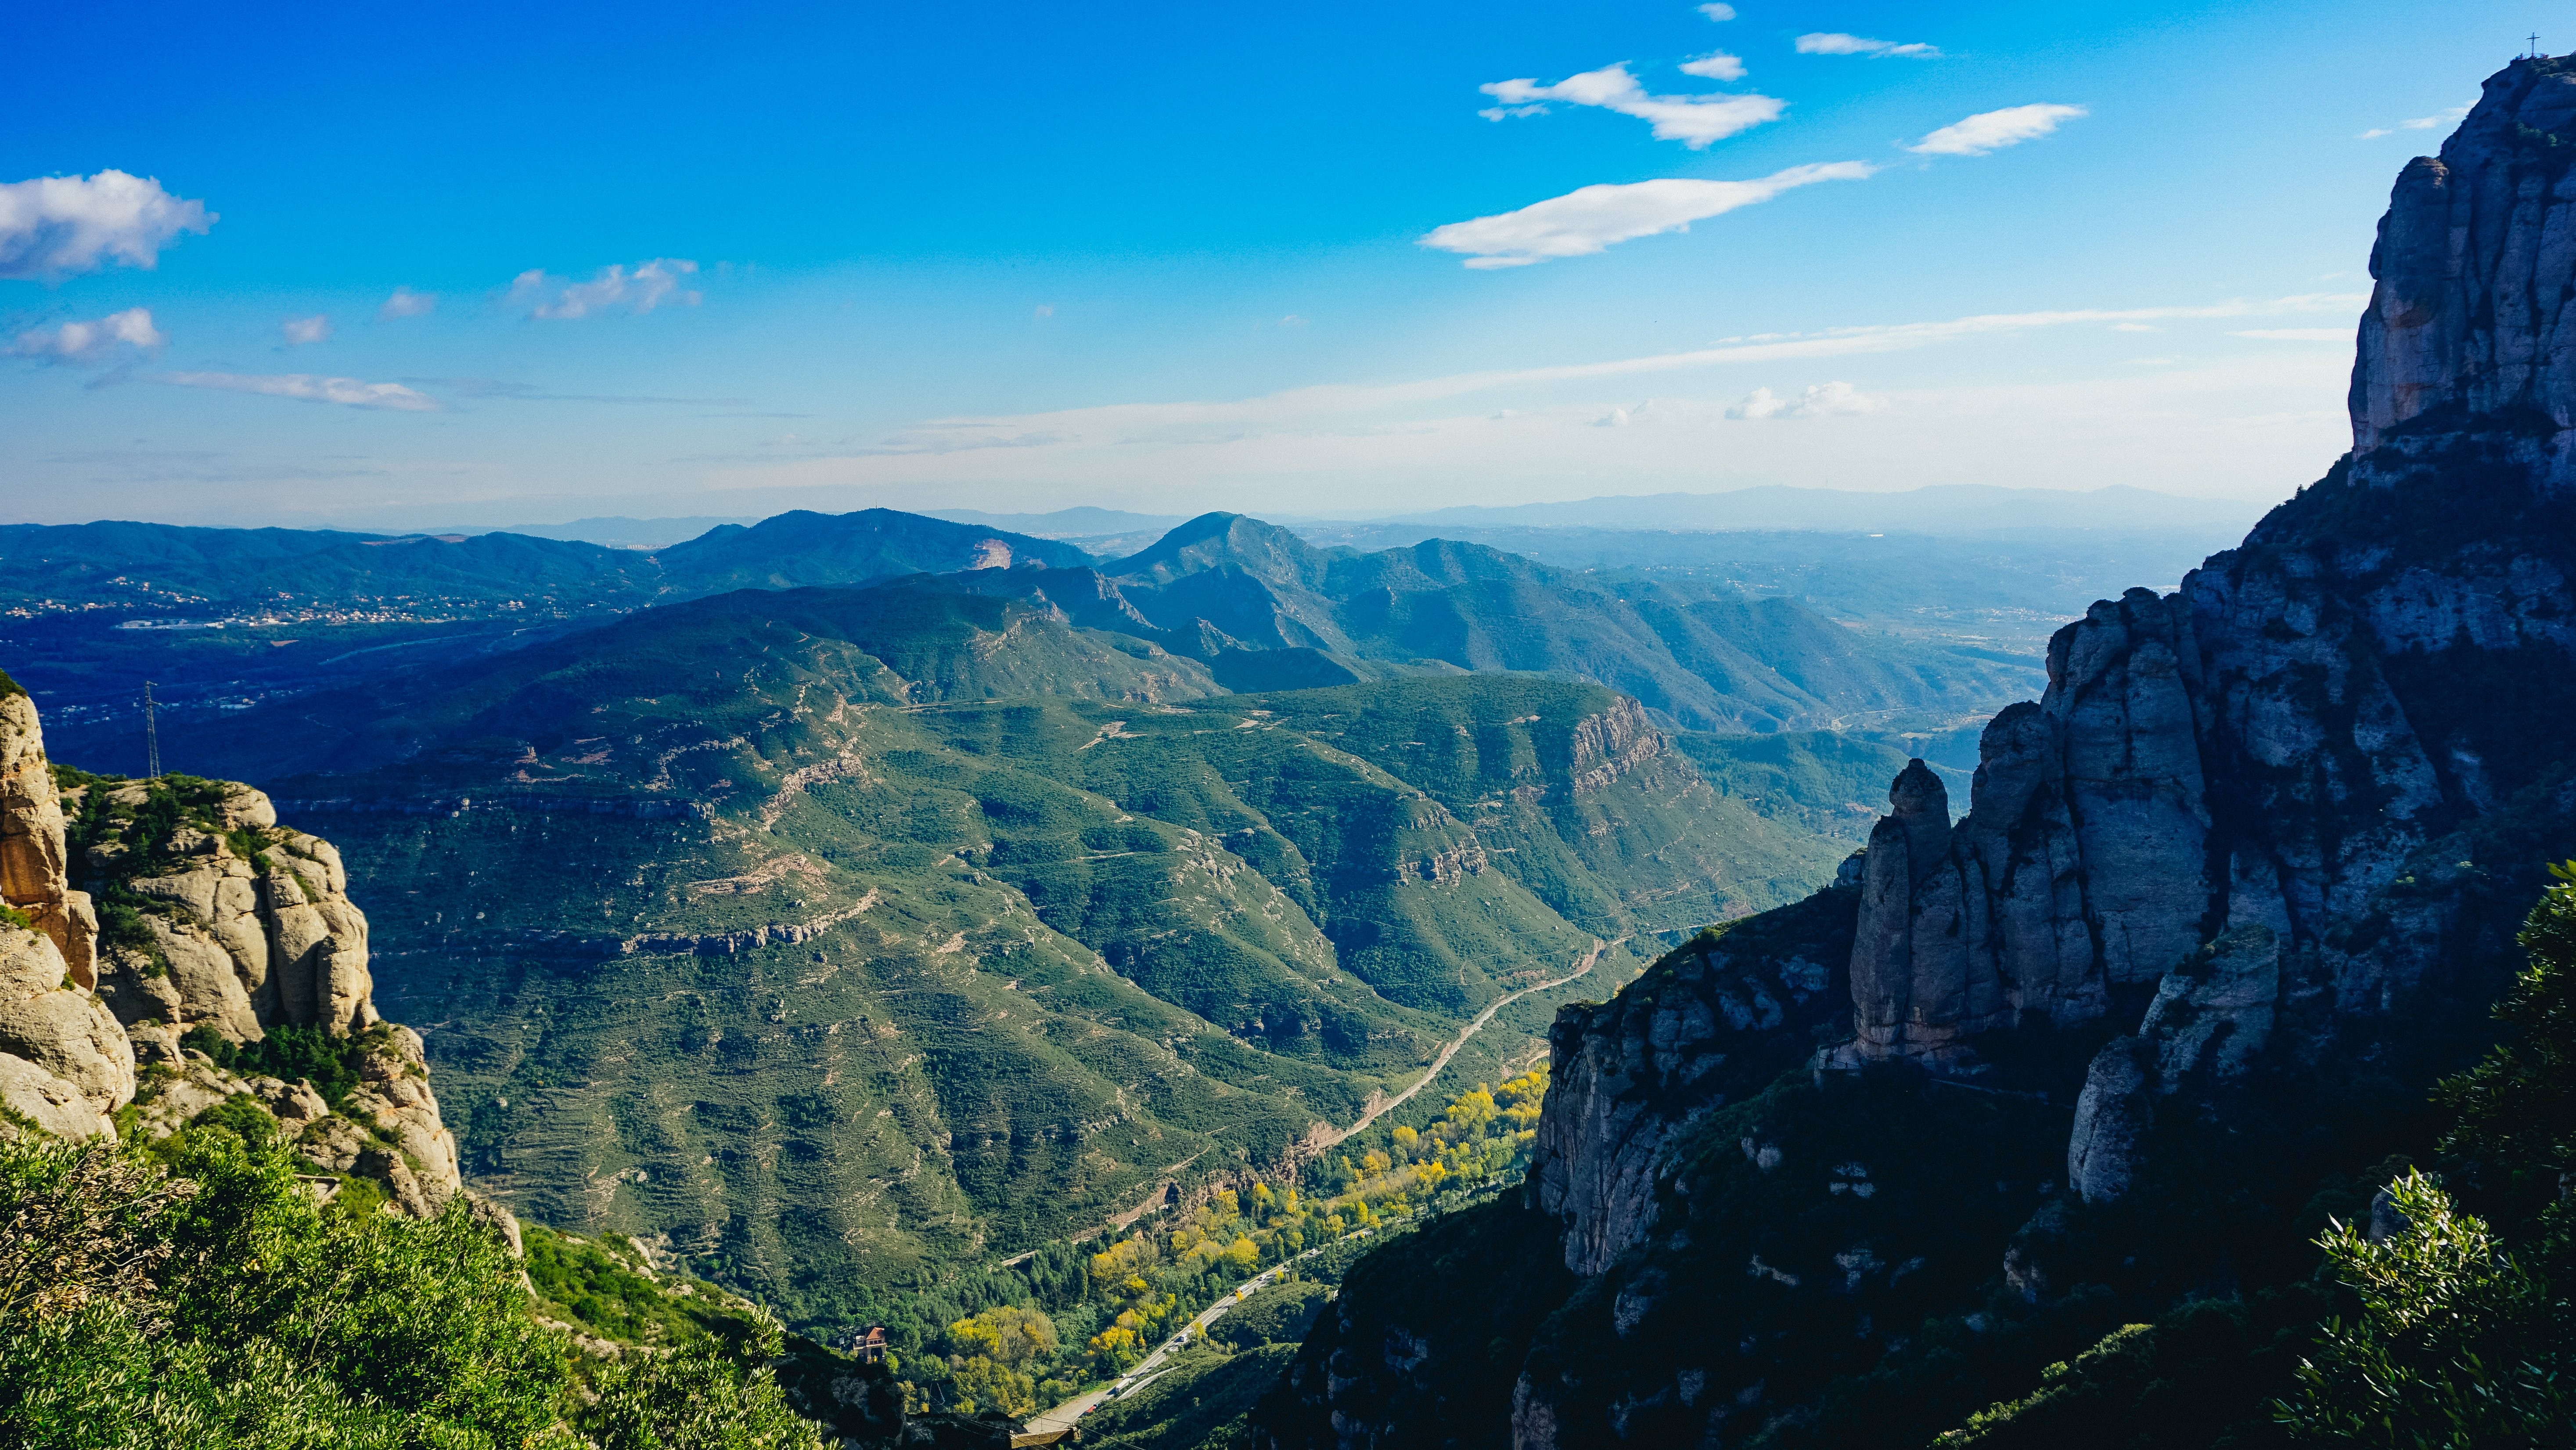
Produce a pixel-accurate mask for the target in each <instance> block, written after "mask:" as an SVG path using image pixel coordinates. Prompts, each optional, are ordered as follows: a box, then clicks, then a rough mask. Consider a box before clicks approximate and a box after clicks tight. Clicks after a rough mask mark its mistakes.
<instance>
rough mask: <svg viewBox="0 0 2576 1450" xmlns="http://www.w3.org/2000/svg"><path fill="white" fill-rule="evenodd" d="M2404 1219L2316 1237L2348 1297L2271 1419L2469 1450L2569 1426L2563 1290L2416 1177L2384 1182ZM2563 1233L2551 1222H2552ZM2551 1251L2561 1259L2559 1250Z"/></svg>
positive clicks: (2356, 1437) (2575, 1366)
mask: <svg viewBox="0 0 2576 1450" xmlns="http://www.w3.org/2000/svg"><path fill="white" fill-rule="evenodd" d="M2389 1194H2390V1197H2391V1200H2392V1204H2391V1206H2392V1207H2393V1208H2395V1209H2396V1211H2397V1213H2398V1214H2399V1215H2400V1216H2401V1217H2402V1218H2403V1220H2404V1222H2405V1226H2404V1227H2403V1228H2402V1229H2400V1230H2398V1231H2397V1232H2395V1233H2392V1234H2390V1235H2388V1237H2387V1238H2386V1239H2384V1240H2383V1241H2381V1242H2377V1243H2373V1242H2372V1241H2371V1240H2370V1238H2369V1237H2368V1236H2367V1235H2366V1234H2364V1233H2363V1232H2362V1231H2360V1230H2359V1229H2357V1228H2354V1227H2351V1226H2349V1225H2338V1226H2337V1227H2336V1228H2335V1229H2334V1230H2333V1231H2331V1232H2329V1233H2328V1234H2327V1235H2326V1236H2325V1237H2324V1238H2323V1239H2322V1240H2320V1241H2319V1242H2320V1243H2321V1244H2322V1246H2323V1247H2324V1249H2325V1251H2326V1258H2327V1261H2328V1265H2329V1267H2330V1268H2331V1269H2332V1270H2333V1272H2334V1274H2335V1276H2336V1277H2337V1278H2339V1279H2341V1280H2342V1281H2343V1282H2344V1283H2346V1284H2348V1285H2350V1286H2351V1287H2352V1288H2353V1289H2354V1290H2355V1291H2357V1292H2358V1293H2359V1295H2360V1297H2361V1305H2362V1308H2361V1315H2360V1317H2359V1318H2358V1319H2356V1320H2354V1321H2353V1322H2352V1323H2349V1324H2347V1323H2345V1322H2344V1321H2342V1320H2341V1319H2336V1320H2332V1321H2329V1322H2328V1324H2327V1326H2326V1330H2325V1334H2324V1336H2323V1339H2322V1341H2321V1343H2320V1344H2319V1346H2318V1348H2317V1351H2316V1353H2314V1354H2313V1355H2312V1356H2310V1357H2309V1358H2308V1359H2307V1360H2306V1361H2304V1362H2302V1363H2301V1365H2300V1366H2299V1379H2300V1383H2301V1387H2302V1390H2303V1393H2302V1395H2301V1396H2300V1398H2299V1399H2298V1400H2297V1401H2295V1402H2292V1403H2291V1404H2289V1405H2288V1406H2286V1407H2285V1409H2284V1413H2283V1415H2282V1418H2283V1420H2284V1421H2286V1422H2287V1423H2288V1424H2289V1425H2290V1426H2291V1428H2292V1429H2293V1430H2295V1431H2297V1432H2299V1433H2300V1434H2301V1435H2303V1436H2304V1437H2306V1438H2307V1439H2310V1440H2313V1441H2315V1442H2317V1443H2320V1444H2328V1445H2371V1446H2383V1445H2384V1446H2390V1447H2405V1450H2417V1447H2421V1450H2435V1447H2441V1450H2471V1447H2476V1446H2485V1445H2495V1446H2520V1445H2533V1444H2542V1443H2549V1442H2551V1441H2553V1440H2556V1439H2559V1438H2560V1437H2564V1436H2565V1435H2567V1434H2568V1433H2569V1431H2570V1430H2571V1428H2576V1354H2571V1350H2576V1344H2571V1343H2570V1342H2569V1339H2570V1335H2569V1330H2568V1326H2567V1325H2566V1323H2565V1322H2564V1319H2565V1315H2566V1314H2567V1312H2568V1309H2569V1306H2568V1305H2567V1304H2566V1303H2565V1302H2564V1301H2565V1297H2566V1296H2565V1294H2564V1292H2563V1291H2562V1292H2559V1293H2556V1294H2553V1293H2552V1292H2551V1288H2550V1285H2549V1282H2548V1280H2547V1279H2546V1278H2544V1277H2543V1276H2541V1275H2540V1274H2537V1273H2535V1272H2534V1271H2533V1269H2532V1268H2531V1267H2530V1266H2529V1265H2528V1264H2526V1263H2525V1262H2524V1261H2523V1260H2522V1259H2519V1258H2517V1257H2516V1256H2515V1255H2513V1254H2511V1253H2509V1252H2507V1251H2506V1249H2505V1247H2504V1246H2503V1244H2502V1243H2500V1242H2499V1241H2498V1240H2497V1238H2496V1236H2495V1235H2494V1233H2493V1232H2492V1231H2491V1230H2490V1229H2489V1228H2488V1226H2487V1225H2486V1224H2485V1223H2484V1222H2483V1221H2481V1220H2480V1219H2478V1218H2477V1217H2475V1216H2474V1215H2471V1214H2467V1213H2463V1212H2461V1211H2460V1210H2459V1209H2458V1207H2457V1206H2456V1205H2455V1204H2454V1203H2453V1202H2452V1201H2451V1198H2450V1195H2448V1194H2446V1193H2444V1192H2443V1191H2442V1190H2441V1189H2440V1188H2439V1187H2437V1186H2435V1185H2434V1183H2433V1182H2432V1180H2430V1179H2428V1178H2426V1177H2425V1176H2424V1175H2423V1174H2422V1172H2420V1171H2417V1172H2410V1173H2409V1174H2407V1176H2406V1177H2404V1178H2401V1179H2399V1180H2398V1181H2397V1182H2396V1183H2394V1184H2391V1185H2390V1187H2389ZM2560 1229H2561V1236H2562V1237H2563V1230H2564V1222H2563V1220H2562V1223H2561V1224H2560ZM2558 1257H2564V1253H2563V1249H2562V1252H2561V1254H2560V1255H2558Z"/></svg>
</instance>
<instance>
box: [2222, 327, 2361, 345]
mask: <svg viewBox="0 0 2576 1450" xmlns="http://www.w3.org/2000/svg"><path fill="white" fill-rule="evenodd" d="M2228 336H2230V337H2259V338H2262V339H2263V340H2265V341H2266V342H2351V341H2352V340H2353V338H2354V332H2353V330H2352V329H2351V328H2349V327H2257V328H2253V329H2251V330H2249V331H2245V332H2231V333H2229V334H2228Z"/></svg>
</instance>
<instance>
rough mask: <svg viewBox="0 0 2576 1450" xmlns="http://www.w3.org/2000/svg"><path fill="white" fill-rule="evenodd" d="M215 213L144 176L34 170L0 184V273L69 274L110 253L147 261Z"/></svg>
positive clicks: (102, 261) (94, 265) (127, 260)
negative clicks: (48, 173)
mask: <svg viewBox="0 0 2576 1450" xmlns="http://www.w3.org/2000/svg"><path fill="white" fill-rule="evenodd" d="M215 221H216V216H215V214H214V213H213V212H210V211H208V210H206V204H205V203H204V202H201V201H182V200H180V199H179V198H177V197H175V196H172V195H171V194H170V193H168V192H166V191H163V190H162V189H161V183H160V182H159V181H158V180H155V179H153V178H150V177H142V176H128V175H126V174H125V173H124V172H122V171H102V172H100V173H98V174H97V175H96V176H89V177H80V176H39V177H37V178H35V179H34V180H32V181H12V182H9V183H7V184H5V185H0V277H68V276H71V275H74V274H76V273H80V272H95V271H97V270H98V269H99V268H100V267H102V266H104V265H106V264H107V263H108V262H110V261H114V262H121V263H123V264H125V265H126V266H129V267H144V268H149V267H151V266H152V265H153V264H154V263H156V262H158V261H159V260H160V257H161V249H162V248H163V247H166V246H168V245H170V244H171V243H172V242H174V241H176V240H178V237H179V234H180V233H181V232H195V233H197V234H198V235H199V236H203V235H205V232H206V229H207V228H208V227H211V226H213V225H214V224H215Z"/></svg>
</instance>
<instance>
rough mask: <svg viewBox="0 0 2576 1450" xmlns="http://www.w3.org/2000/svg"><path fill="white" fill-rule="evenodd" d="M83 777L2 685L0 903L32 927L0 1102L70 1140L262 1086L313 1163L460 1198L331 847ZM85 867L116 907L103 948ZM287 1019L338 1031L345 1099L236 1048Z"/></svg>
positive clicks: (262, 805) (21, 937)
mask: <svg viewBox="0 0 2576 1450" xmlns="http://www.w3.org/2000/svg"><path fill="white" fill-rule="evenodd" d="M5 682H6V677H5V676H0V684H5ZM9 688H10V689H11V690H13V691H14V686H12V687H9ZM76 778H77V777H76ZM80 779H81V780H82V783H81V784H79V785H76V786H74V787H73V788H72V789H71V790H70V791H69V792H68V793H64V792H60V791H58V789H57V787H56V784H55V780H54V772H53V767H52V764H51V762H49V761H48V760H47V759H46V758H45V752H44V737H43V733H42V731H41V728H40V726H39V723H38V721H37V717H36V711H35V707H34V704H33V702H32V701H31V700H30V699H29V698H28V697H27V696H26V695H25V694H23V693H9V694H7V695H6V696H5V697H0V895H5V897H6V900H7V904H8V905H9V906H10V907H11V908H12V909H13V910H14V911H15V912H17V913H19V914H20V915H21V916H22V918H23V919H24V920H25V921H27V922H29V923H31V924H29V925H23V926H22V925H20V924H19V922H18V921H17V920H8V919H0V1101H5V1102H6V1104H7V1106H8V1107H9V1109H10V1110H11V1111H13V1112H14V1113H16V1114H18V1115H20V1116H21V1117H23V1118H25V1119H27V1120H31V1121H33V1122H34V1123H35V1124H36V1126H37V1127H39V1128H41V1129H43V1130H44V1131H46V1132H49V1133H54V1134H58V1135H61V1136H65V1137H88V1136H92V1135H96V1134H100V1133H105V1132H109V1131H111V1130H112V1128H113V1123H112V1121H111V1118H112V1115H114V1114H116V1113H117V1112H118V1110H119V1109H121V1108H124V1107H125V1106H126V1105H127V1104H129V1103H131V1104H134V1105H135V1111H134V1114H133V1118H134V1122H135V1124H136V1126H137V1128H138V1129H139V1130H140V1131H141V1132H143V1133H144V1134H145V1135H146V1136H148V1137H159V1136H164V1135H166V1134H168V1133H171V1132H175V1131H177V1130H178V1129H180V1128H182V1127H185V1126H186V1125H187V1124H188V1123H190V1122H191V1121H193V1120H194V1119H195V1118H196V1117H197V1115H198V1114H200V1113H202V1112H204V1111H206V1110H207V1109H208V1108H211V1107H214V1106H216V1105H217V1104H219V1103H222V1102H224V1101H226V1100H227V1099H230V1098H234V1097H242V1096H247V1097H248V1098H250V1099H251V1100H253V1101H255V1102H257V1103H258V1104H259V1105H260V1106H261V1107H262V1108H263V1109H264V1110H265V1111H266V1112H267V1113H268V1114H269V1115H270V1116H271V1117H273V1118H275V1119H276V1120H277V1123H278V1125H279V1130H280V1131H281V1132H282V1133H283V1134H284V1135H285V1136H286V1137H287V1138H288V1139H289V1140H290V1141H291V1142H293V1143H294V1144H295V1145H296V1148H297V1150H298V1151H299V1153H300V1154H301V1156H303V1157H304V1158H305V1159H306V1160H307V1161H308V1162H310V1163H312V1164H313V1165H314V1166H316V1167H318V1168H323V1169H328V1170H330V1171H331V1172H333V1173H338V1174H348V1175H352V1176H355V1177H360V1178H367V1179H372V1180H374V1181H375V1182H377V1183H378V1184H379V1185H381V1186H382V1187H383V1188H384V1190H385V1193H386V1195H387V1197H388V1198H389V1199H390V1200H391V1201H392V1202H393V1203H394V1204H395V1205H396V1206H397V1207H399V1208H401V1209H402V1210H403V1211H405V1212H408V1213H412V1214H415V1215H418V1216H421V1217H427V1216H429V1215H431V1214H434V1213H436V1212H438V1211H439V1210H440V1209H441V1208H443V1207H444V1206H445V1205H446V1204H447V1203H448V1202H449V1201H450V1200H451V1199H453V1198H455V1197H456V1195H457V1194H458V1193H460V1192H462V1191H463V1182H462V1180H461V1179H460V1177H459V1176H458V1173H457V1164H456V1140H455V1137H454V1136H453V1135H452V1134H450V1133H449V1132H448V1130H447V1126H446V1124H445V1123H444V1122H443V1121H442V1120H441V1118H440V1115H439V1107H438V1099H437V1097H436V1096H435V1095H434V1094H433V1093H432V1092H431V1091H430V1087H429V1067H428V1063H427V1060H426V1058H425V1057H424V1056H423V1054H422V1051H421V1040H420V1037H419V1034H417V1033H415V1032H412V1031H411V1030H410V1029H408V1028H404V1027H396V1026H392V1025H390V1024H386V1023H383V1022H381V1021H380V1020H379V1019H378V1017H377V1015H376V1009H375V1003H374V1000H373V993H374V984H373V981H372V979H371V977H370V976H369V974H368V971H367V919H366V917H365V915H364V914H363V913H361V912H360V911H359V910H358V908H357V906H356V905H355V904H353V903H352V902H351V901H350V900H349V894H348V888H349V879H348V873H347V871H346V869H345V868H344V867H343V866H342V865H341V861H340V853H339V852H338V851H337V850H335V849H333V848H332V846H331V843H330V842H328V841H325V840H322V839H320V838H319V837H316V836H311V835H307V834H305V833H303V832H301V831H294V830H287V829H282V828H280V827H279V826H278V823H277V813H276V811H275V810H274V809H273V808H272V807H271V806H270V804H269V801H268V798H267V797H266V796H264V795H262V794H260V793H259V792H258V791H256V790H253V789H251V788H250V787H248V786H244V785H235V784H230V783H226V782H220V781H198V780H194V779H190V778H185V777H173V778H170V779H169V780H166V781H156V782H150V783H147V782H143V781H131V780H110V779H100V778H95V777H89V778H80ZM66 801H68V803H69V804H70V805H71V806H72V808H73V812H74V814H75V815H76V816H77V817H78V819H79V821H80V825H81V831H80V833H79V836H78V839H79V840H80V841H81V842H82V843H83V854H82V857H81V859H79V860H78V861H74V860H73V859H72V856H71V849H72V846H73V842H74V839H75V837H74V836H73V835H72V833H71V832H70V831H69V830H68V829H67V824H66V820H65V812H64V805H65V803H66ZM75 869H76V870H78V871H79V873H80V875H81V879H83V880H85V881H87V882H89V883H90V884H92V885H95V886H97V887H99V888H100V890H101V891H102V892H103V893H105V894H104V897H103V898H102V899H105V900H108V901H109V902H110V903H111V906H112V910H113V911H114V912H115V914H116V915H117V916H118V918H119V927H120V929H119V930H118V931H116V932H114V933H111V935H110V937H109V939H108V940H107V941H106V943H105V944H104V945H101V944H100V942H99V933H98V928H97V926H96V925H95V921H96V916H95V913H94V912H93V910H92V907H91V901H90V896H89V894H88V893H85V892H81V891H75V890H73V889H71V887H70V884H69V882H70V880H71V877H72V873H73V871H74V870H75ZM74 963H78V964H80V967H79V968H78V969H76V968H75V966H74ZM93 963H95V966H96V970H95V971H94V972H93V971H91V970H89V968H90V967H91V964H93ZM284 1027H293V1028H298V1029H302V1030H304V1031H306V1032H307V1033H308V1034H319V1036H320V1037H321V1039H322V1040H323V1041H324V1042H326V1043H327V1044H330V1046H329V1047H328V1049H327V1051H328V1052H329V1053H330V1054H331V1055H332V1056H333V1057H335V1058H336V1060H337V1063H338V1066H337V1068H336V1071H337V1072H338V1074H339V1075H338V1076H337V1077H334V1078H333V1079H332V1081H331V1084H330V1086H331V1089H332V1095H331V1096H329V1097H326V1096H325V1094H324V1093H323V1092H322V1091H321V1090H319V1089H317V1088H316V1087H315V1085H314V1084H313V1083H312V1082H311V1081H310V1080H301V1079H299V1080H297V1081H292V1082H290V1081H286V1080H284V1079H281V1078H278V1077H273V1076H264V1075H262V1074H260V1073H259V1072H258V1071H256V1070H255V1069H254V1068H251V1067H250V1066H248V1065H247V1064H248V1063H249V1062H250V1061H252V1060H255V1059H258V1054H256V1053H253V1054H250V1055H249V1057H247V1058H244V1057H243V1054H242V1052H241V1049H242V1048H243V1047H244V1046H245V1045H247V1044H256V1043H260V1042H262V1041H264V1040H265V1039H266V1038H267V1037H268V1036H269V1035H270V1034H271V1033H272V1032H274V1031H275V1030H277V1029H279V1028H284ZM200 1029H203V1030H206V1031H211V1033H212V1034H213V1035H212V1037H211V1038H208V1037H204V1036H201V1035H198V1034H199V1031H200ZM138 1049H139V1051H138ZM210 1052H211V1054H212V1055H210ZM219 1057H220V1059H221V1060H220V1061H219V1060H218V1058H219ZM138 1058H139V1061H140V1064H141V1066H140V1070H139V1071H138ZM237 1058H241V1059H242V1063H241V1065H242V1069H243V1070H241V1071H239V1072H236V1071H234V1070H233V1067H234V1065H235V1064H236V1059H237ZM352 1078H354V1081H352V1080H351V1079H352Z"/></svg>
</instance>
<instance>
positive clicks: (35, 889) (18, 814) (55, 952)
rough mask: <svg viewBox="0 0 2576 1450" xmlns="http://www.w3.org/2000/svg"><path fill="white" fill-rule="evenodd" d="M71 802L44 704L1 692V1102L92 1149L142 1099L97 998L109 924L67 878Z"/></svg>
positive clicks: (13, 691) (130, 1053)
mask: <svg viewBox="0 0 2576 1450" xmlns="http://www.w3.org/2000/svg"><path fill="white" fill-rule="evenodd" d="M64 849H65V848H64V837H63V809H62V799H61V797H60V795H59V794H58V793H57V792H56V790H55V788H54V776H53V767H52V764H51V763H50V762H49V761H47V760H46V758H45V733H44V729H43V727H42V725H41V724H40V723H39V722H38V720H37V718H36V705H35V702H34V701H33V700H31V699H29V698H28V697H27V695H26V694H25V693H24V692H23V691H20V690H18V689H17V688H16V686H15V685H9V686H7V688H6V691H5V693H0V904H6V905H7V906H9V907H10V908H11V909H13V910H14V911H16V912H18V913H19V914H20V918H21V919H23V920H24V921H26V922H27V923H29V925H27V926H23V927H22V926H20V925H18V923H17V922H16V921H0V1103H5V1104H6V1105H7V1106H8V1107H9V1108H10V1110H12V1111H13V1112H16V1113H18V1114H20V1115H21V1116H23V1117H26V1118H28V1119H30V1120H32V1121H33V1122H35V1123H36V1124H37V1126H39V1127H41V1128H43V1129H45V1130H46V1131H47V1132H50V1133H55V1134H59V1135H61V1136H63V1137H72V1138H85V1137H91V1136H95V1135H97V1134H100V1133H105V1132H107V1131H109V1121H108V1115H109V1114H112V1113H114V1112H115V1111H116V1110H117V1109H118V1108H120V1107H123V1106H124V1105H125V1104H126V1103H128V1102H130V1101H132V1100H133V1098H134V1049H133V1047H132V1046H131V1045H129V1044H128V1043H127V1042H126V1040H125V1034H124V1032H123V1031H121V1030H120V1029H119V1028H118V1027H117V1024H116V1019H115V1017H113V1016H112V1015H110V1014H109V1012H108V1010H107V1008H106V1006H105V1005H103V1004H102V1003H101V1002H100V1001H99V1000H98V998H97V997H95V996H93V995H92V994H91V991H90V989H91V987H93V986H94V985H95V984H96V982H97V977H96V974H95V969H94V967H93V956H94V951H95V948H96V944H97V940H98V921H97V918H96V916H95V915H94V914H93V913H92V911H91V909H90V901H89V897H88V896H86V895H84V894H83V893H81V892H78V891H74V890H72V889H70V886H69V883H68V878H67V875H66V873H65V870H64Z"/></svg>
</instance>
